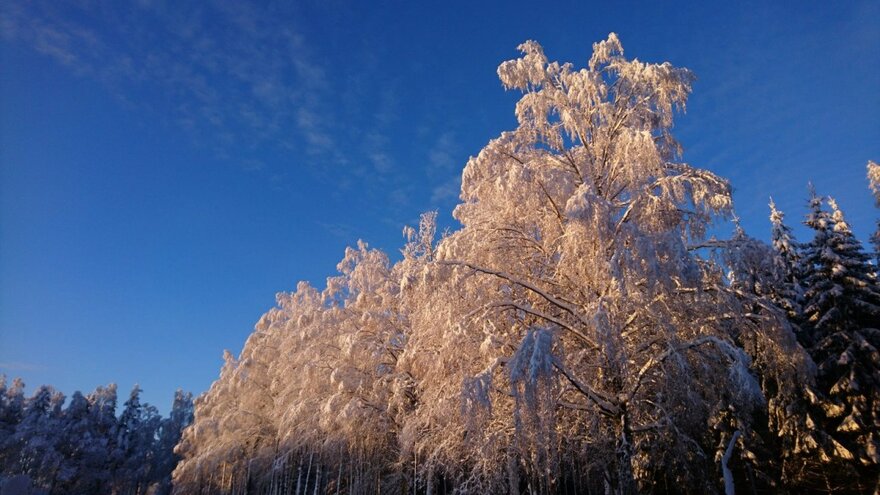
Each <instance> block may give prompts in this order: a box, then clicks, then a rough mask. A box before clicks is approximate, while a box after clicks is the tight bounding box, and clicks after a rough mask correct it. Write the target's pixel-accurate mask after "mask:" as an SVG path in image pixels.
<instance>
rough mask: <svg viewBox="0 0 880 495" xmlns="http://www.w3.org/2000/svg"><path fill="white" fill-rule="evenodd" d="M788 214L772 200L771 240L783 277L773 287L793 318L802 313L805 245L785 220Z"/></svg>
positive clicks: (775, 297) (777, 297) (791, 318)
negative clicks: (798, 240)
mask: <svg viewBox="0 0 880 495" xmlns="http://www.w3.org/2000/svg"><path fill="white" fill-rule="evenodd" d="M784 219H785V214H784V213H783V212H782V211H780V210H778V209H776V203H774V202H773V199H771V200H770V224H771V231H770V243H771V245H772V246H773V249H774V251H775V252H776V255H775V256H774V257H773V260H774V263H775V264H776V265H777V270H778V274H779V276H780V278H779V279H778V280H776V281H775V283H774V284H773V286H772V287H771V292H772V294H771V296H770V297H771V299H772V300H773V302H775V303H776V304H777V305H778V306H779V307H781V308H782V309H784V310H785V311H786V313H787V315H788V317H789V319H790V320H792V321H796V320H797V319H798V318H799V317H800V312H801V303H802V302H803V291H802V290H801V284H800V274H799V273H798V269H799V267H800V266H801V259H800V257H801V255H800V249H801V246H800V244H799V243H798V242H797V240H796V239H795V237H794V234H793V233H792V231H791V227H789V226H788V225H786V224H785V222H784Z"/></svg>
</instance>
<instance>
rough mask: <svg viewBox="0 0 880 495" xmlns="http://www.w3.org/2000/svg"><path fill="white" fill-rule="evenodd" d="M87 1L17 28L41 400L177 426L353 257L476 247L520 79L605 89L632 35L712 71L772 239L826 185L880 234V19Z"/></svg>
mask: <svg viewBox="0 0 880 495" xmlns="http://www.w3.org/2000/svg"><path fill="white" fill-rule="evenodd" d="M70 3H73V2H70ZM70 3H68V2H55V1H33V2H24V1H20V0H12V1H11V2H4V4H3V6H0V32H2V37H0V373H6V374H7V375H10V376H22V377H23V378H24V379H25V381H26V383H27V384H28V393H30V392H31V391H33V390H34V388H35V387H36V386H37V385H39V384H41V383H50V384H53V385H55V386H56V387H58V388H59V389H61V390H62V391H64V392H66V393H67V394H68V395H69V394H70V393H72V392H73V391H74V390H77V389H81V390H83V391H90V390H92V389H93V388H94V387H95V386H96V385H98V384H103V383H108V382H111V381H112V382H116V383H118V384H119V386H120V395H122V394H127V391H128V389H129V388H130V387H131V386H132V385H133V384H134V383H135V382H138V383H140V384H141V386H142V387H143V388H144V390H145V393H144V398H145V399H146V400H148V401H149V402H151V403H154V404H156V405H157V406H159V407H160V409H161V410H163V411H167V410H168V408H169V407H168V406H169V404H170V401H171V399H172V394H173V391H174V389H176V388H177V387H183V388H184V389H188V390H192V391H194V392H196V393H200V392H202V391H204V390H205V389H206V388H207V387H208V386H209V384H210V383H211V381H212V380H213V379H214V378H215V377H216V376H217V374H218V372H219V367H220V364H221V355H222V351H223V349H224V348H226V349H230V350H232V351H233V352H234V353H238V352H239V351H240V349H241V347H242V345H243V343H244V340H245V338H246V337H247V335H248V334H249V333H250V331H251V329H252V328H253V324H254V323H255V322H256V321H257V319H258V318H259V316H260V315H261V314H262V313H263V312H264V311H266V310H267V309H269V308H270V307H271V306H272V305H273V303H274V294H275V293H276V292H279V291H286V290H292V289H293V288H294V287H295V285H296V282H297V281H298V280H309V281H311V282H312V283H314V284H317V285H320V286H323V281H324V279H325V277H327V276H329V275H332V274H333V273H334V271H335V265H336V263H337V261H338V260H339V259H340V258H341V256H342V252H343V250H344V248H345V246H346V245H350V244H353V243H354V242H355V241H356V240H357V239H358V238H363V239H364V240H366V241H367V242H368V243H370V244H371V245H373V246H378V247H381V248H383V249H384V250H386V251H387V252H391V253H396V252H397V250H398V249H399V247H400V246H401V243H402V239H401V236H400V232H401V229H402V227H403V225H404V224H407V223H413V222H415V221H416V219H417V217H418V214H419V213H420V212H422V211H425V210H428V209H434V208H436V209H439V211H440V214H441V218H442V219H443V222H444V223H445V224H451V216H450V212H451V210H452V207H453V206H454V205H455V203H456V200H457V194H458V179H459V175H460V172H461V169H462V167H463V166H464V164H465V162H466V160H467V158H468V157H469V156H471V155H475V154H476V153H478V152H479V150H480V149H481V148H482V147H483V146H484V145H485V144H486V142H487V141H488V140H489V139H491V138H494V137H496V136H497V135H498V134H499V133H500V132H501V131H503V130H506V129H511V128H512V127H514V125H515V118H514V115H513V105H514V103H515V101H516V94H514V93H505V92H504V91H503V89H502V88H501V84H500V82H499V81H498V79H497V77H496V75H495V69H496V67H497V66H498V64H499V63H500V62H502V61H504V60H507V59H510V58H514V57H515V56H516V55H517V52H516V46H517V45H518V44H519V43H521V42H522V41H524V40H526V39H535V40H537V41H539V42H540V43H541V44H542V45H543V46H544V48H545V51H546V53H547V55H548V56H549V57H550V58H551V60H560V61H571V62H574V63H575V64H576V65H578V66H583V65H584V63H585V62H586V60H587V59H588V58H589V56H590V51H591V44H592V43H593V42H595V41H599V40H601V39H604V38H605V37H606V36H607V34H608V33H609V32H610V31H615V32H617V33H618V34H619V35H620V38H621V40H622V42H623V45H624V48H625V50H626V53H627V55H628V56H630V57H638V58H639V59H641V60H646V61H655V62H662V61H670V62H671V63H673V64H674V65H677V66H684V67H688V68H690V69H692V70H693V71H694V72H695V73H696V74H697V76H698V80H697V82H696V84H695V86H694V94H693V96H692V97H691V100H690V104H689V107H688V113H687V115H686V116H683V117H681V118H680V119H679V120H678V124H677V135H678V137H679V138H680V140H681V141H682V143H683V144H684V147H685V154H684V158H685V160H686V161H688V162H690V163H692V164H694V165H697V166H700V167H706V168H709V169H711V170H712V171H714V172H716V173H719V174H722V175H724V176H726V177H728V178H730V179H731V180H732V182H733V185H734V187H735V201H736V206H737V210H738V213H739V215H740V216H741V217H742V222H743V225H744V226H745V228H746V230H747V231H748V232H749V233H750V234H752V235H754V236H755V237H759V238H763V239H766V238H767V237H768V223H767V220H766V218H767V208H766V204H767V198H768V196H769V195H771V194H772V195H773V196H774V198H775V199H776V201H777V203H778V204H779V206H780V207H781V208H782V209H784V210H785V211H786V212H787V213H788V219H789V220H790V223H792V224H795V225H796V224H797V223H798V222H799V221H800V220H801V219H802V217H803V213H804V206H805V204H804V203H805V198H806V183H807V181H808V180H812V181H813V182H814V183H815V184H816V187H817V189H818V190H819V192H820V193H823V194H830V195H833V196H835V197H837V199H838V201H839V203H840V204H841V206H842V208H843V209H844V211H845V212H846V213H847V215H848V218H849V220H850V222H851V224H853V226H854V229H855V230H856V233H857V234H858V235H859V237H860V238H862V239H863V240H864V239H867V236H868V233H869V232H870V230H871V229H872V228H873V225H874V222H875V219H876V218H877V217H878V210H877V209H875V208H874V207H873V204H872V199H871V196H870V194H869V192H868V189H867V184H866V181H865V163H866V162H867V160H868V159H874V160H880V121H878V115H880V34H878V33H880V30H878V29H877V25H878V24H880V2H877V1H876V0H873V1H854V2H816V3H810V2H798V3H797V5H798V6H797V7H796V8H794V7H791V8H785V7H779V6H770V5H766V4H769V3H771V2H756V3H754V4H751V5H747V4H745V3H741V2H720V3H717V4H712V2H694V3H693V4H687V3H679V4H675V5H674V6H673V5H672V3H671V2H662V3H659V2H658V3H656V4H623V3H614V2H603V3H593V2H584V1H577V2H558V3H555V4H553V5H552V6H544V7H539V2H524V3H519V4H516V3H511V2H499V3H496V4H494V5H492V4H490V3H489V2H462V3H456V2H446V3H440V4H432V5H424V6H422V4H421V2H382V3H381V5H379V2H359V1H351V2H347V1H341V0H340V1H337V0H331V1H326V0H324V1H313V2H295V3H297V5H295V6H291V5H286V4H288V3H291V2H279V4H278V5H272V6H270V7H266V6H263V5H257V4H246V3H244V2H239V1H234V0H230V1H228V2H213V1H211V2H162V1H142V2H131V3H128V2H122V1H120V2H76V3H78V4H81V6H71V5H70ZM263 3H264V2H259V4H263ZM832 3H835V4H840V5H837V6H831V4H832ZM183 4H185V5H183ZM794 4H795V3H794V2H792V5H794ZM797 232H798V233H799V234H801V235H804V234H805V232H804V230H802V229H798V230H797ZM291 379H293V377H291Z"/></svg>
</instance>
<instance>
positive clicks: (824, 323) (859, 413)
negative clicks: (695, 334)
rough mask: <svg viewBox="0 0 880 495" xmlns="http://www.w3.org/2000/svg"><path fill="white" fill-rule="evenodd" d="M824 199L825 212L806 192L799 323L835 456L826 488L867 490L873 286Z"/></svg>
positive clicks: (876, 376)
mask: <svg viewBox="0 0 880 495" xmlns="http://www.w3.org/2000/svg"><path fill="white" fill-rule="evenodd" d="M828 204H829V206H830V207H831V210H832V211H831V212H828V211H827V210H825V209H824V208H823V200H822V198H820V197H818V196H817V195H816V194H815V192H813V193H812V195H811V198H810V213H809V215H808V217H807V220H806V222H805V223H806V224H807V226H809V227H810V228H811V229H813V230H814V231H815V237H814V239H813V241H812V242H811V243H809V244H808V245H807V246H806V249H805V251H804V255H803V263H802V268H801V269H802V270H803V274H804V278H803V284H804V288H805V304H804V313H803V319H802V321H801V326H802V327H804V328H805V329H806V330H807V333H808V335H809V341H808V345H807V349H808V352H809V353H810V355H811V357H812V358H813V360H814V361H815V363H816V365H817V386H818V389H819V391H820V392H821V393H822V394H824V396H825V397H823V400H822V401H821V403H822V416H823V417H824V420H823V421H822V423H823V424H821V425H817V428H820V429H822V430H824V431H825V432H828V434H829V435H830V438H829V442H830V445H829V446H828V447H829V450H830V451H831V452H833V453H834V457H835V462H834V463H832V464H833V465H834V466H835V467H834V468H833V469H832V470H831V471H829V473H830V474H827V475H828V476H829V477H830V481H829V487H837V486H845V487H846V488H849V489H856V490H860V491H867V490H873V489H874V486H875V485H876V483H877V469H878V466H880V437H878V425H880V396H878V395H880V353H878V349H880V330H878V322H880V287H878V284H877V278H876V273H875V267H874V266H873V265H872V264H871V263H869V259H870V257H869V256H868V255H867V254H866V253H865V252H864V250H863V249H862V246H861V243H860V242H859V241H858V240H857V239H856V238H855V236H853V234H852V232H851V230H850V228H849V225H847V223H846V221H845V219H844V216H843V213H842V212H841V211H840V209H839V208H838V206H837V203H836V202H835V201H834V200H828ZM850 482H851V484H847V483H850Z"/></svg>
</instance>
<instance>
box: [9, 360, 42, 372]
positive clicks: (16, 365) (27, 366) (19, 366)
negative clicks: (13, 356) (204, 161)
mask: <svg viewBox="0 0 880 495" xmlns="http://www.w3.org/2000/svg"><path fill="white" fill-rule="evenodd" d="M47 369H48V367H46V366H44V365H42V364H38V363H26V362H20V361H4V362H0V372H2V371H45V370H47Z"/></svg>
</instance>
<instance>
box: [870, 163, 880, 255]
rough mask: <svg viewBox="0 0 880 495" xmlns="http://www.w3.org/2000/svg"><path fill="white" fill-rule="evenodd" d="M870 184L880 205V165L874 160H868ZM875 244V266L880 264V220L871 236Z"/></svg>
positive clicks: (876, 202) (876, 201)
mask: <svg viewBox="0 0 880 495" xmlns="http://www.w3.org/2000/svg"><path fill="white" fill-rule="evenodd" d="M868 184H869V186H870V187H871V192H872V193H874V204H875V205H877V207H880V165H878V164H877V163H876V162H874V161H873V160H869V161H868ZM871 242H872V243H873V244H874V260H875V265H874V266H880V220H877V230H876V231H875V232H874V234H873V235H872V236H871Z"/></svg>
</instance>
